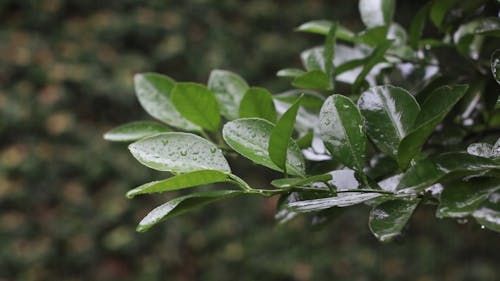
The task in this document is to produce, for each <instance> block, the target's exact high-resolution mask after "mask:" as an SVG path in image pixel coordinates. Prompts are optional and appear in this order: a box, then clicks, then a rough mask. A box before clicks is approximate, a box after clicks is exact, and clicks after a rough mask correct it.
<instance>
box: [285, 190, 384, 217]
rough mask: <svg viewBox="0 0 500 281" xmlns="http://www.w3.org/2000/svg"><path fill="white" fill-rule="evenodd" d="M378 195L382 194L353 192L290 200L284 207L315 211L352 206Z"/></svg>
mask: <svg viewBox="0 0 500 281" xmlns="http://www.w3.org/2000/svg"><path fill="white" fill-rule="evenodd" d="M380 196H382V195H381V194H378V193H359V192H353V193H349V194H347V195H344V196H338V197H327V198H320V199H312V200H304V201H296V202H291V203H289V204H287V206H286V208H287V209H289V210H291V211H294V212H297V213H307V212H316V211H320V210H324V209H329V208H332V207H347V206H352V205H356V204H360V203H363V202H365V201H368V200H371V199H374V198H377V197H380Z"/></svg>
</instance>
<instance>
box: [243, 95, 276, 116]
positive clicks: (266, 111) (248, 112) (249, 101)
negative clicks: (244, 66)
mask: <svg viewBox="0 0 500 281" xmlns="http://www.w3.org/2000/svg"><path fill="white" fill-rule="evenodd" d="M239 116H240V118H248V117H256V118H262V119H266V120H268V121H270V122H273V123H274V122H275V121H276V108H275V107H274V102H273V97H272V95H271V93H269V91H268V90H266V89H264V88H258V87H252V88H250V89H248V90H247V91H246V93H245V95H244V96H243V99H242V100H241V103H240V109H239Z"/></svg>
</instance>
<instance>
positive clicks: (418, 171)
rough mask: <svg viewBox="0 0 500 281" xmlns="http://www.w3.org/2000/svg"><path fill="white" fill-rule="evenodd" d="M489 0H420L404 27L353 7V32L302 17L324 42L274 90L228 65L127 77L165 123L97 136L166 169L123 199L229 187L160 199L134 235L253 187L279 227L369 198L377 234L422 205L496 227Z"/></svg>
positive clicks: (387, 7) (384, 2)
mask: <svg viewBox="0 0 500 281" xmlns="http://www.w3.org/2000/svg"><path fill="white" fill-rule="evenodd" d="M493 2H494V1H489V2H488V1H473V2H468V1H463V2H458V1H432V2H429V3H427V4H425V5H424V6H422V7H421V8H420V10H418V11H417V13H416V14H415V16H414V17H413V19H412V20H411V24H410V25H409V27H408V29H405V28H404V27H403V26H401V25H399V24H397V23H395V22H393V16H394V14H395V1H390V0H380V1H368V0H360V1H359V12H360V15H361V20H362V21H363V23H364V24H365V26H366V29H365V30H363V31H360V32H353V31H351V30H349V29H348V28H346V27H345V26H343V25H341V24H339V23H336V22H331V21H326V20H318V21H311V22H307V23H304V24H302V25H301V26H299V27H298V28H297V30H298V31H302V32H309V33H316V34H320V35H324V36H325V41H324V45H323V46H319V47H314V48H312V49H308V50H305V51H303V52H302V53H301V55H300V57H301V60H302V63H303V66H304V69H296V68H286V69H283V70H280V71H279V72H278V73H277V75H278V76H279V77H285V78H288V79H290V80H291V84H292V86H293V87H294V88H295V89H292V90H289V91H285V92H283V93H279V94H271V93H270V92H269V91H268V90H266V89H264V88H259V87H250V86H249V85H248V84H247V82H246V81H245V80H244V79H243V78H242V77H240V76H239V75H237V74H235V73H233V72H230V71H227V70H213V71H212V72H211V74H210V78H209V80H208V83H207V86H205V85H201V84H197V83H189V82H176V81H174V80H173V79H172V78H170V77H168V76H165V75H162V74H157V73H142V74H137V75H136V76H135V79H134V82H135V90H136V94H137V97H138V99H139V102H140V103H141V105H142V107H143V108H144V109H145V110H146V111H147V112H148V113H149V114H150V115H151V116H152V117H154V118H155V119H157V120H159V121H161V122H162V123H164V124H160V123H156V122H152V121H139V122H134V123H129V124H125V125H122V126H120V127H118V128H115V129H113V130H111V131H109V132H108V133H106V134H105V135H104V137H105V139H107V140H112V141H126V142H133V143H132V144H130V146H129V150H130V152H131V153H132V155H133V156H134V157H135V158H136V159H137V160H138V161H139V162H140V163H142V164H143V165H145V166H147V167H150V168H152V169H155V170H159V171H167V172H170V173H171V174H172V175H173V176H172V177H169V178H167V179H165V180H161V181H154V182H150V183H146V184H144V185H141V186H139V187H137V188H134V189H132V190H130V191H129V192H128V193H127V196H128V197H129V198H132V197H135V196H136V195H140V194H146V193H158V192H166V191H173V190H180V189H185V188H191V187H196V186H202V185H211V184H215V183H226V184H232V185H234V186H235V187H237V189H228V190H219V189H218V190H208V191H199V192H193V193H190V194H188V195H185V196H182V197H178V198H175V199H173V200H171V201H168V202H166V203H165V204H163V205H161V206H159V207H157V208H155V209H154V210H152V211H151V212H150V213H149V214H148V215H147V216H146V217H145V218H144V219H143V220H142V221H141V222H140V223H139V226H138V227H137V230H138V231H145V230H147V229H149V228H150V227H151V226H153V225H155V224H156V223H158V222H160V221H163V220H166V219H169V218H171V217H174V216H177V215H180V214H183V213H186V212H188V211H190V210H193V209H195V208H198V207H201V206H204V205H207V204H210V203H213V202H215V201H219V200H223V199H229V198H231V197H235V196H242V195H250V194H252V195H259V196H266V197H268V196H279V200H278V203H277V211H276V219H277V221H278V223H285V222H287V221H289V220H290V219H292V218H294V217H295V216H297V215H300V214H301V213H306V212H316V213H317V216H319V217H325V216H331V215H332V213H333V212H331V211H332V210H336V209H337V208H343V207H347V206H353V205H357V204H368V205H370V206H372V210H371V212H370V214H369V227H370V230H371V231H372V232H373V234H374V235H375V236H376V237H377V238H378V239H379V240H381V241H388V240H391V239H393V238H395V237H397V236H398V235H399V234H400V233H401V232H402V231H403V229H404V227H405V225H406V224H407V222H408V220H409V219H410V218H411V216H412V214H413V213H414V212H415V210H416V209H417V207H418V206H419V205H420V204H431V205H436V206H437V211H436V216H437V217H439V218H445V217H448V218H457V219H461V218H465V217H473V218H474V219H475V220H476V221H477V222H478V223H479V224H481V226H482V227H486V228H489V229H492V230H495V231H500V199H499V198H500V180H499V176H500V140H497V138H498V137H499V134H500V131H499V130H498V127H499V125H500V114H499V112H498V108H500V100H498V84H497V83H500V72H499V68H500V50H496V51H495V48H496V47H498V39H497V37H498V36H500V20H499V19H498V18H497V17H495V16H490V15H489V14H488V13H489V11H491V10H492V9H491V8H492V7H493V6H495V5H498V4H496V3H493ZM428 22H430V23H432V24H428ZM165 125H168V127H167V126H165ZM173 128H175V129H173ZM180 131H182V132H180ZM240 156H243V157H244V158H247V159H249V160H251V161H252V162H254V163H255V164H258V165H262V166H265V167H267V168H269V169H272V170H276V171H278V172H281V173H282V175H283V177H282V178H278V179H275V180H273V181H272V182H271V185H272V186H273V187H274V188H257V187H252V186H250V185H249V184H248V183H247V182H245V181H244V180H243V179H241V178H240V177H238V175H237V174H238V172H237V171H234V172H233V171H232V169H231V167H230V166H229V163H228V161H227V159H226V158H227V157H240Z"/></svg>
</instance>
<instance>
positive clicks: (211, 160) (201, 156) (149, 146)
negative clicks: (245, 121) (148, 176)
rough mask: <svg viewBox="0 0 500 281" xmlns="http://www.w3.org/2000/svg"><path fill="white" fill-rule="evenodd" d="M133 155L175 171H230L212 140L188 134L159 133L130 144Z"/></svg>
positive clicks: (161, 168)
mask: <svg viewBox="0 0 500 281" xmlns="http://www.w3.org/2000/svg"><path fill="white" fill-rule="evenodd" d="M129 150H130V152H131V153H132V155H133V156H134V157H135V158H136V159H137V160H138V161H139V162H141V163H142V164H143V165H145V166H147V167H150V168H152V169H155V170H159V171H169V172H172V173H174V174H181V173H188V172H193V171H199V170H217V171H221V172H225V173H230V172H231V169H230V168H229V165H228V163H227V160H226V159H225V158H224V155H222V151H221V150H220V149H219V148H217V146H215V145H214V144H213V143H211V142H209V141H208V140H206V139H204V138H201V137H199V136H196V135H193V134H189V133H178V132H175V133H174V132H172V133H162V134H158V135H155V136H152V137H149V138H145V139H142V140H140V141H137V142H135V143H132V144H131V145H130V146H129Z"/></svg>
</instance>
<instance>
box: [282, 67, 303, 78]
mask: <svg viewBox="0 0 500 281" xmlns="http://www.w3.org/2000/svg"><path fill="white" fill-rule="evenodd" d="M304 73H306V72H305V71H304V70H302V69H298V68H285V69H281V70H280V71H278V72H277V73H276V76H278V77H292V78H295V77H297V76H300V75H302V74H304Z"/></svg>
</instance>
